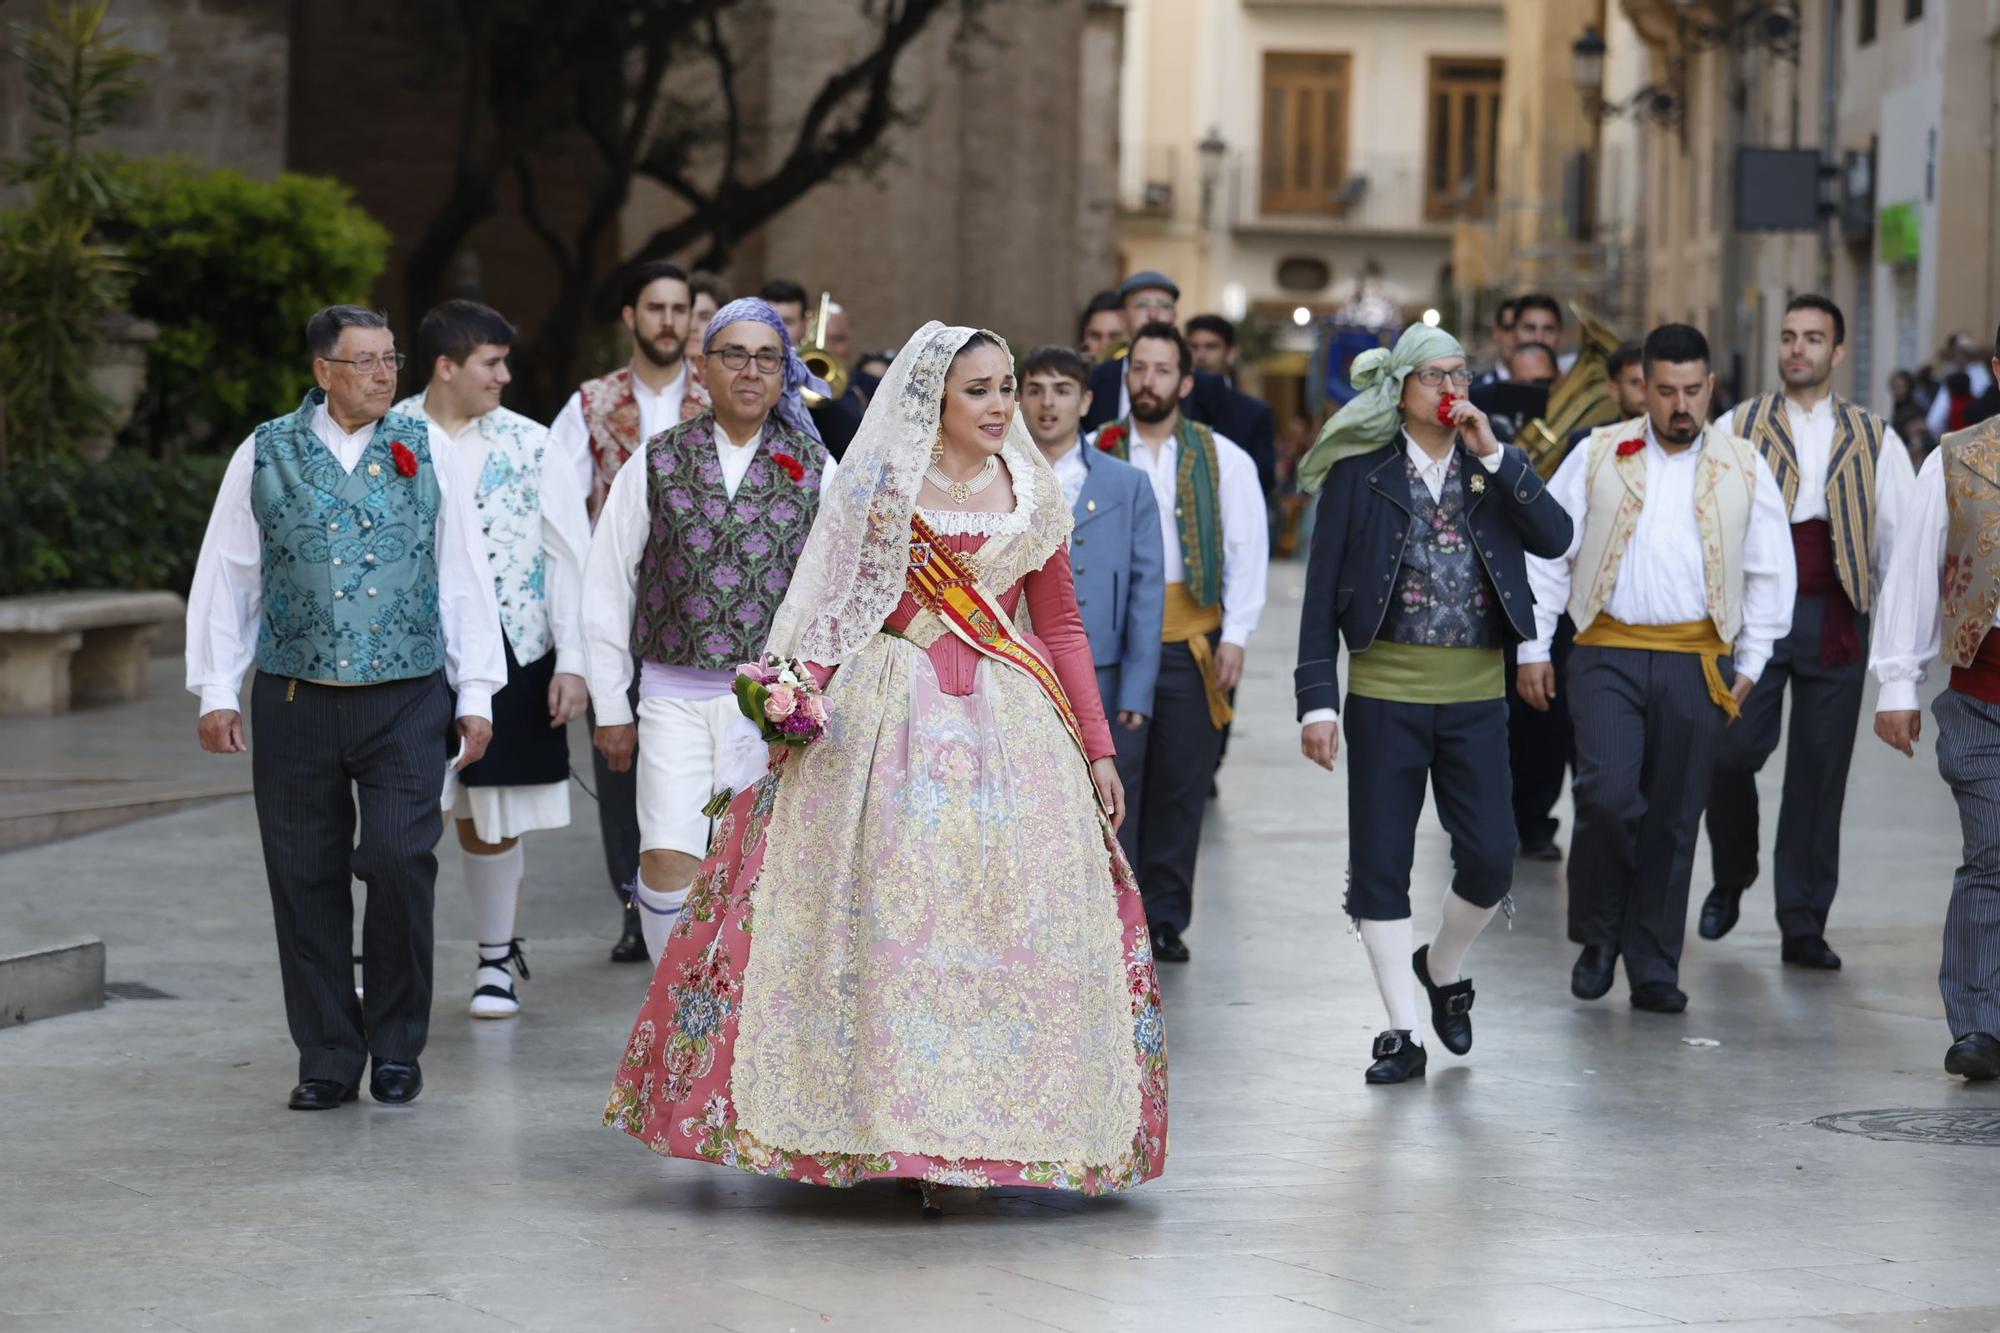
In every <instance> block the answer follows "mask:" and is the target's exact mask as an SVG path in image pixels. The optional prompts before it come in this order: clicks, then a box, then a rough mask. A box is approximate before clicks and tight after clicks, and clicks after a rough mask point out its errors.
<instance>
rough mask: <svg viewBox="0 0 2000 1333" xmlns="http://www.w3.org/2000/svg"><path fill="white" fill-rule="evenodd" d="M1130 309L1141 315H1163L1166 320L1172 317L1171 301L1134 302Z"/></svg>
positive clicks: (1172, 306) (1172, 305) (1172, 304)
mask: <svg viewBox="0 0 2000 1333" xmlns="http://www.w3.org/2000/svg"><path fill="white" fill-rule="evenodd" d="M1131 309H1132V310H1133V311H1134V312H1135V313H1137V314H1141V315H1164V316H1166V317H1167V318H1168V319H1172V318H1173V317H1174V303H1173V302H1172V301H1166V300H1152V301H1134V302H1132V303H1131Z"/></svg>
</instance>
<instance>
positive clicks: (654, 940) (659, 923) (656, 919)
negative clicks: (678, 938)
mask: <svg viewBox="0 0 2000 1333" xmlns="http://www.w3.org/2000/svg"><path fill="white" fill-rule="evenodd" d="M633 888H634V890H635V892H634V893H633V896H632V901H633V902H635V903H637V904H638V907H639V931H640V933H641V934H643V935H644V936H645V937H646V955H647V957H649V958H651V959H652V960H653V962H654V963H655V964H656V965H657V964H658V963H659V961H660V955H662V954H664V953H665V952H666V951H667V936H669V935H671V934H672V933H673V930H674V923H675V922H676V921H678V920H679V919H680V914H681V904H682V903H685V902H686V901H687V896H688V891H687V885H685V884H683V885H682V886H681V887H680V888H678V889H676V890H674V891H673V892H672V893H661V892H660V891H659V890H658V889H649V888H647V887H646V881H645V880H644V879H640V880H639V881H637V883H635V884H634V886H633Z"/></svg>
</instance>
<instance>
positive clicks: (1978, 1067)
mask: <svg viewBox="0 0 2000 1333" xmlns="http://www.w3.org/2000/svg"><path fill="white" fill-rule="evenodd" d="M1944 1072H1945V1073H1947V1074H1956V1075H1958V1076H1959V1077H1960V1078H1962V1079H1964V1080H1965V1081H1966V1082H1967V1083H1984V1082H1985V1081H1986V1080H1987V1079H1989V1078H2000V1041H1996V1040H1995V1039H1994V1037H1993V1035H1992V1034H1991V1033H1987V1032H1968V1033H1966V1034H1965V1035H1964V1036H1963V1037H1960V1038H1959V1039H1958V1040H1957V1041H1955V1042H1953V1043H1952V1044H1951V1049H1950V1050H1948V1051H1946V1052H1945V1053H1944Z"/></svg>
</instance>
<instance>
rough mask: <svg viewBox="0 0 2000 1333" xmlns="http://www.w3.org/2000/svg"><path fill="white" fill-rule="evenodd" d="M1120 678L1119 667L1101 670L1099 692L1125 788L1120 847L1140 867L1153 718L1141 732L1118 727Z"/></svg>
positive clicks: (1146, 722)
mask: <svg viewBox="0 0 2000 1333" xmlns="http://www.w3.org/2000/svg"><path fill="white" fill-rule="evenodd" d="M1118 675H1119V672H1118V668H1117V667H1115V666H1110V667H1099V668H1097V693H1098V697H1099V698H1101V699H1102V700H1103V701H1104V719H1105V721H1107V722H1109V723H1110V724H1111V743H1112V744H1113V745H1114V746H1116V747H1117V749H1118V753H1117V755H1116V757H1115V758H1114V759H1113V762H1114V763H1115V764H1116V765H1117V766H1118V781H1119V783H1120V784H1121V785H1122V786H1123V787H1124V788H1125V823H1124V824H1123V825H1122V826H1120V828H1119V830H1118V845H1119V846H1120V847H1123V848H1124V849H1125V860H1126V861H1127V862H1128V863H1130V864H1131V865H1134V866H1136V865H1138V864H1139V808H1140V802H1142V801H1143V800H1145V797H1146V738H1147V736H1148V735H1149V734H1150V733H1151V732H1152V730H1153V718H1152V715H1151V714H1147V716H1146V720H1145V721H1144V722H1142V723H1140V724H1139V729H1138V730H1137V731H1127V730H1125V728H1123V727H1121V726H1119V725H1118V703H1117V700H1118Z"/></svg>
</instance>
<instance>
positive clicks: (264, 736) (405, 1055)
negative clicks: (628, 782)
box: [250, 672, 453, 1087]
mask: <svg viewBox="0 0 2000 1333" xmlns="http://www.w3.org/2000/svg"><path fill="white" fill-rule="evenodd" d="M452 712H453V707H452V693H451V690H450V688H449V687H447V686H446V684H445V680H444V675H443V673H442V672H438V673H433V674H432V675H429V676H425V677H422V678H421V679H417V680H400V681H392V682H389V683H387V684H382V685H359V686H349V687H339V686H331V685H313V684H310V683H308V682H305V681H300V682H298V684H297V687H296V689H294V688H293V683H292V681H291V680H290V679H288V678H286V677H284V676H268V675H265V674H264V673H262V672H259V673H258V674H257V678H256V680H255V682H254V683H253V684H252V685H251V688H250V724H251V746H250V760H251V773H252V782H253V786H254V791H255V794H256V802H257V829H258V833H259V835H260V836H261V838H262V840H263V844H264V873H265V876H266V877H267V878H268V879H269V880H270V885H271V913H272V917H273V919H274V921H275V923H276V926H277V933H278V969H279V974H280V976H281V977H282V979H283V981H284V990H285V1019H286V1022H287V1023H288V1024H289V1025H290V1027H291V1032H292V1042H293V1044H295V1045H296V1046H297V1047H298V1048H299V1078H300V1080H301V1081H304V1080H306V1079H332V1080H335V1081H337V1082H340V1083H345V1084H347V1085H349V1086H350V1087H351V1086H357V1085H359V1083H360V1082H361V1075H362V1073H363V1072H364V1070H365V1069H366V1068H367V1063H368V1057H369V1056H370V1055H373V1056H374V1057H375V1058H376V1059H377V1060H414V1059H415V1058H416V1057H417V1056H418V1055H419V1054H420V1053H421V1052H422V1051H423V1049H424V1039H425V1037H426V1036H427V1035H428V1033H429V1030H430V1016H431V948H432V940H433V933H432V921H431V910H432V903H433V899H434V896H435V891H436V887H437V852H436V848H437V842H438V838H439V837H440V836H441V835H442V834H443V832H444V817H443V812H442V811H440V810H439V808H438V795H439V789H440V787H441V786H442V784H443V781H444V770H445V765H446V764H447V763H448V762H449V761H450V758H451V752H452V749H453V744H452V742H453V735H452V733H453V725H452ZM357 796H358V800H359V805H360V828H361V837H360V842H359V844H358V845H357V843H356V841H355V807H356V802H357ZM356 878H358V879H360V880H361V881H362V883H363V884H365V885H366V886H367V889H368V902H367V910H366V912H365V913H364V915H363V917H362V923H361V940H362V943H361V953H362V966H361V980H362V988H363V990H364V992H365V994H366V1000H365V1003H364V1002H363V1001H362V1000H358V999H356V998H355V994H354V880H355V879H356Z"/></svg>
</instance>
